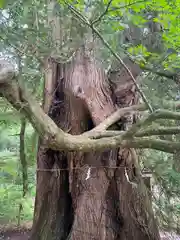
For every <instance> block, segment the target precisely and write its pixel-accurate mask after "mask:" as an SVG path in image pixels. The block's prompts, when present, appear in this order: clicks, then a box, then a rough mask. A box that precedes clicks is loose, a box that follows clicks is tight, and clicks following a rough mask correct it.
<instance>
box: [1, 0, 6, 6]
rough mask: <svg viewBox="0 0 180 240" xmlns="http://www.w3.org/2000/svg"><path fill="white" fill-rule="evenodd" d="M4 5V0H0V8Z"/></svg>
mask: <svg viewBox="0 0 180 240" xmlns="http://www.w3.org/2000/svg"><path fill="white" fill-rule="evenodd" d="M4 6H5V0H0V8H4Z"/></svg>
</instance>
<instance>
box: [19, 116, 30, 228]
mask: <svg viewBox="0 0 180 240" xmlns="http://www.w3.org/2000/svg"><path fill="white" fill-rule="evenodd" d="M25 130H26V119H24V118H22V119H21V130H20V134H19V137H20V152H19V153H20V163H21V171H22V183H23V194H22V197H23V198H24V197H25V196H26V194H27V192H28V166H27V160H26V153H25ZM22 210H23V205H22V203H20V204H19V215H18V225H20V218H21V212H22Z"/></svg>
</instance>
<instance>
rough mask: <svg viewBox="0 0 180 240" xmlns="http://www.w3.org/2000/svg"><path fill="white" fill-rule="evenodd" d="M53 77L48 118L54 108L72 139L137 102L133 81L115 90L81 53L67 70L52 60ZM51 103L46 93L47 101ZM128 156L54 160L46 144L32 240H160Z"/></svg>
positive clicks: (117, 152)
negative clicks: (126, 173)
mask: <svg viewBox="0 0 180 240" xmlns="http://www.w3.org/2000/svg"><path fill="white" fill-rule="evenodd" d="M49 69H51V74H50V73H48V77H49V81H50V82H51V83H52V84H51V96H52V93H53V97H52V99H51V100H52V101H50V102H51V107H50V108H49V110H48V107H47V106H46V103H47V102H48V101H45V102H44V108H46V110H48V111H47V112H48V114H49V116H51V118H52V119H53V120H54V121H55V122H56V123H57V124H58V126H60V127H61V128H62V129H63V130H64V131H68V132H70V133H71V134H80V133H82V132H85V131H87V130H90V129H92V128H93V127H94V126H96V125H98V124H99V123H100V122H102V121H103V120H104V119H105V118H106V117H108V116H109V115H111V114H112V112H114V111H115V110H116V107H117V105H119V107H122V106H124V105H130V104H134V103H136V101H137V96H136V95H137V93H136V90H135V88H134V86H133V84H132V81H131V80H130V79H126V80H125V77H126V74H124V72H123V75H121V74H120V76H119V78H116V79H117V81H116V82H114V84H113V85H112V82H113V79H112V78H113V77H112V76H110V77H111V84H110V81H109V80H108V79H107V78H106V76H105V73H104V71H103V70H102V68H101V67H100V66H99V64H98V63H97V62H96V61H95V60H94V59H93V58H91V57H87V56H86V55H85V51H84V49H83V48H82V49H80V50H79V51H78V52H77V54H76V58H75V59H74V62H72V64H71V65H69V66H67V65H66V66H64V67H62V65H61V64H57V63H55V62H53V61H52V60H49ZM136 75H137V73H136V74H135V76H136ZM122 76H123V78H122ZM125 83H126V84H125ZM117 85H118V87H117ZM115 89H116V91H115ZM46 90H48V89H46ZM123 93H125V94H124V95H123ZM48 96H49V95H48V93H47V91H46V92H45V98H47V97H48ZM114 96H115V97H114ZM48 104H49V103H48ZM128 119H129V118H128ZM123 121H124V123H122V121H121V124H119V125H118V126H117V127H119V128H121V129H122V128H123V127H126V124H125V123H126V121H127V119H123ZM130 153H131V151H130V150H127V149H124V150H123V149H117V150H112V151H105V152H103V153H95V152H92V153H86V154H84V153H80V152H78V153H77V152H72V153H64V152H55V151H52V150H50V149H46V146H44V145H43V142H40V144H39V153H38V162H37V168H38V169H37V193H36V201H35V214H34V223H33V229H32V236H31V239H32V240H51V239H52V240H54V239H55V240H56V239H73V240H74V239H77V240H81V239H82V240H88V239H89V240H90V239H97V240H99V239H101V240H103V239H104V240H105V239H106V240H111V239H112V240H114V239H118V240H132V239H134V240H136V239H137V240H139V239H151V240H158V239H159V233H158V229H157V226H156V223H155V220H154V216H153V212H152V209H151V204H150V203H149V197H148V194H147V192H146V188H145V186H144V184H143V181H142V178H141V176H140V175H139V174H136V172H137V173H138V171H136V170H137V169H135V163H133V161H134V159H133V158H132V157H131V155H130ZM125 169H127V172H128V176H129V179H130V181H136V185H135V186H134V185H133V184H132V183H131V182H130V181H128V180H127V178H126V176H125Z"/></svg>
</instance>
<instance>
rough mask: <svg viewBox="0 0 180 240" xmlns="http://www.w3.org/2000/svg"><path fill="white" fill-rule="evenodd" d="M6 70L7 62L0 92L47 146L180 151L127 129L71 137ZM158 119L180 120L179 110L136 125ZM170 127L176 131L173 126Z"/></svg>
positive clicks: (0, 69) (1, 70)
mask: <svg viewBox="0 0 180 240" xmlns="http://www.w3.org/2000/svg"><path fill="white" fill-rule="evenodd" d="M9 69H12V66H11V67H10V66H9V67H8V63H7V68H6V64H3V65H1V66H0V79H1V82H0V95H1V96H3V97H5V98H6V99H7V100H8V101H9V102H10V103H11V104H12V106H14V108H16V110H18V111H19V112H20V113H22V114H24V115H25V116H26V117H27V118H28V120H29V121H30V122H31V123H32V125H33V126H34V128H35V129H36V130H37V132H38V133H39V135H40V137H41V138H42V139H43V140H44V143H45V144H46V145H47V147H49V148H52V149H56V150H59V151H62V150H63V151H82V152H90V151H103V150H104V149H112V148H117V147H123V148H125V147H129V148H152V149H157V150H161V151H165V152H170V153H174V152H176V151H179V150H180V143H175V142H169V141H162V140H157V139H152V138H151V139H149V138H138V134H137V137H134V138H133V136H134V135H133V136H132V135H130V138H128V135H127V132H125V133H124V132H123V133H122V134H121V132H120V134H119V135H116V134H115V136H112V137H103V136H102V138H101V139H91V138H89V137H87V135H86V136H85V135H83V134H82V135H77V136H74V135H70V134H68V133H65V132H63V131H62V130H61V129H60V128H58V127H57V125H56V124H55V123H54V122H53V120H52V119H51V118H50V117H49V116H48V115H46V114H45V113H44V111H43V110H42V108H41V107H40V105H39V104H38V103H37V102H36V101H35V100H34V99H33V97H32V96H31V95H30V94H28V92H27V91H26V90H25V88H24V87H23V86H22V84H20V83H19V82H18V81H17V78H16V77H14V78H12V76H15V72H14V73H13V71H9ZM1 73H2V74H1ZM5 76H6V77H7V79H5ZM10 79H11V81H10ZM141 107H142V106H139V107H138V106H134V108H132V109H133V110H138V109H140V110H142V109H141ZM129 110H130V109H128V108H126V109H122V110H121V111H120V110H118V111H117V112H116V113H114V115H116V114H117V113H118V114H119V117H120V116H122V113H123V114H124V113H127V112H128V111H129ZM160 118H168V119H176V120H179V119H180V113H178V112H171V111H166V110H159V111H156V112H154V113H152V114H151V115H150V116H149V117H148V118H146V119H145V120H142V121H140V124H139V127H142V126H145V125H146V124H149V123H150V122H152V121H153V120H156V119H160ZM109 119H111V120H112V119H113V121H114V119H115V118H113V117H111V116H110V117H109ZM109 119H108V120H107V119H106V120H105V123H102V125H101V126H109V124H108V125H107V122H108V121H110V120H109ZM116 119H117V118H116ZM117 120H118V119H117ZM113 121H112V122H113ZM100 129H101V128H100ZM132 129H133V127H132ZM135 130H136V131H134V132H133V131H132V132H133V133H136V132H137V130H138V128H137V125H135ZM171 130H172V129H171ZM173 130H174V131H175V129H173ZM144 131H145V132H144V133H143V131H142V132H140V133H139V134H140V135H139V136H142V135H143V134H145V133H146V134H147V132H146V130H144ZM160 131H161V132H162V129H160ZM163 131H165V132H166V133H167V132H169V130H167V129H166V130H163ZM178 131H179V129H178ZM132 132H131V133H132ZM153 133H154V132H152V134H153ZM156 133H157V131H156ZM149 135H150V134H149ZM91 137H92V136H91Z"/></svg>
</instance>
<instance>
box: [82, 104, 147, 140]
mask: <svg viewBox="0 0 180 240" xmlns="http://www.w3.org/2000/svg"><path fill="white" fill-rule="evenodd" d="M146 109H147V108H146V106H145V105H144V104H139V105H134V106H130V107H125V108H120V109H118V110H117V111H116V112H114V113H113V114H112V115H111V116H109V117H108V118H107V119H105V120H104V121H103V122H102V123H100V124H99V125H98V126H97V127H95V128H93V129H92V130H91V131H89V132H85V133H84V134H83V135H85V136H87V137H89V136H93V133H95V132H102V131H104V130H106V129H108V128H109V127H110V126H112V125H113V124H114V123H116V122H117V121H118V120H119V119H120V118H122V117H124V116H125V115H128V114H130V113H131V114H132V113H134V112H137V111H144V110H146Z"/></svg>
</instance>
